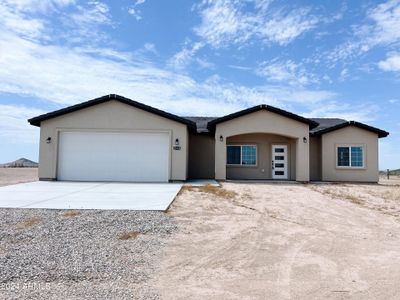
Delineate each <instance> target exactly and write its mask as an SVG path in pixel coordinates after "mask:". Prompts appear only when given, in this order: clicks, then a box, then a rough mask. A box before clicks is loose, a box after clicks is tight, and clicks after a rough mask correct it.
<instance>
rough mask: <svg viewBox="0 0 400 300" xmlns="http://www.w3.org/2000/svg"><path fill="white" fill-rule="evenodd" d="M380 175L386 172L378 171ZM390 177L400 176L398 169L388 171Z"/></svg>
mask: <svg viewBox="0 0 400 300" xmlns="http://www.w3.org/2000/svg"><path fill="white" fill-rule="evenodd" d="M379 173H380V174H385V175H386V170H384V171H379ZM390 175H398V176H400V169H396V170H390Z"/></svg>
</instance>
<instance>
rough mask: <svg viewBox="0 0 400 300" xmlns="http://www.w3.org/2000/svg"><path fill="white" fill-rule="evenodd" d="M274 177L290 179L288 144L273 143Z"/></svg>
mask: <svg viewBox="0 0 400 300" xmlns="http://www.w3.org/2000/svg"><path fill="white" fill-rule="evenodd" d="M272 179H288V154H287V145H272Z"/></svg>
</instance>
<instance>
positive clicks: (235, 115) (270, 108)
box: [207, 104, 318, 130]
mask: <svg viewBox="0 0 400 300" xmlns="http://www.w3.org/2000/svg"><path fill="white" fill-rule="evenodd" d="M260 110H266V111H270V112H273V113H276V114H278V115H281V116H284V117H286V118H289V119H293V120H296V121H298V122H301V123H305V124H308V125H309V126H310V129H312V128H315V127H317V126H318V123H317V122H315V121H313V120H311V119H307V118H304V117H301V116H299V115H296V114H293V113H291V112H288V111H286V110H282V109H279V108H276V107H273V106H270V105H266V104H261V105H257V106H253V107H250V108H247V109H244V110H241V111H238V112H236V113H233V114H230V115H226V116H224V117H221V118H217V119H214V120H212V121H210V122H208V126H207V128H208V129H209V130H213V129H215V126H216V125H217V124H219V123H222V122H226V121H229V120H232V119H235V118H238V117H242V116H245V115H248V114H251V113H253V112H257V111H260Z"/></svg>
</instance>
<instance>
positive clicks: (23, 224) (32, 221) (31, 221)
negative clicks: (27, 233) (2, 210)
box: [17, 217, 42, 228]
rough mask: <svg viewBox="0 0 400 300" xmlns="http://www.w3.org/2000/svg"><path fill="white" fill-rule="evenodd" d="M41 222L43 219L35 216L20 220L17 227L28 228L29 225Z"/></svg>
mask: <svg viewBox="0 0 400 300" xmlns="http://www.w3.org/2000/svg"><path fill="white" fill-rule="evenodd" d="M41 222H42V219H40V218H38V217H33V218H29V219H26V220H24V221H21V222H18V223H17V227H18V228H28V227H32V226H34V225H37V224H39V223H41Z"/></svg>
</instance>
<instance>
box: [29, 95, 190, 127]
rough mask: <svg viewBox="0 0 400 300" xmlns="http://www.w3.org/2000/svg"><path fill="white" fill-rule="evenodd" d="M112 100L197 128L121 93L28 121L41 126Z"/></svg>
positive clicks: (188, 121)
mask: <svg viewBox="0 0 400 300" xmlns="http://www.w3.org/2000/svg"><path fill="white" fill-rule="evenodd" d="M110 100H116V101H119V102H121V103H125V104H127V105H130V106H133V107H135V108H139V109H142V110H144V111H147V112H149V113H153V114H155V115H159V116H161V117H163V118H167V119H170V120H173V121H175V122H178V123H182V124H185V125H187V126H189V127H190V128H191V129H196V123H194V122H192V121H190V120H189V119H185V118H182V117H179V116H176V115H174V114H171V113H168V112H165V111H162V110H159V109H157V108H154V107H151V106H148V105H145V104H143V103H140V102H137V101H134V100H132V99H128V98H125V97H122V96H120V95H116V94H110V95H105V96H102V97H99V98H96V99H93V100H89V101H86V102H82V103H79V104H76V105H72V106H69V107H66V108H62V109H59V110H56V111H53V112H50V113H47V114H43V115H40V116H37V117H34V118H32V119H29V120H28V122H29V123H30V124H31V125H34V126H38V127H40V123H41V122H42V121H45V120H49V119H52V118H55V117H59V116H62V115H65V114H68V113H71V112H74V111H78V110H81V109H84V108H88V107H91V106H94V105H97V104H100V103H104V102H107V101H110Z"/></svg>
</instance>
